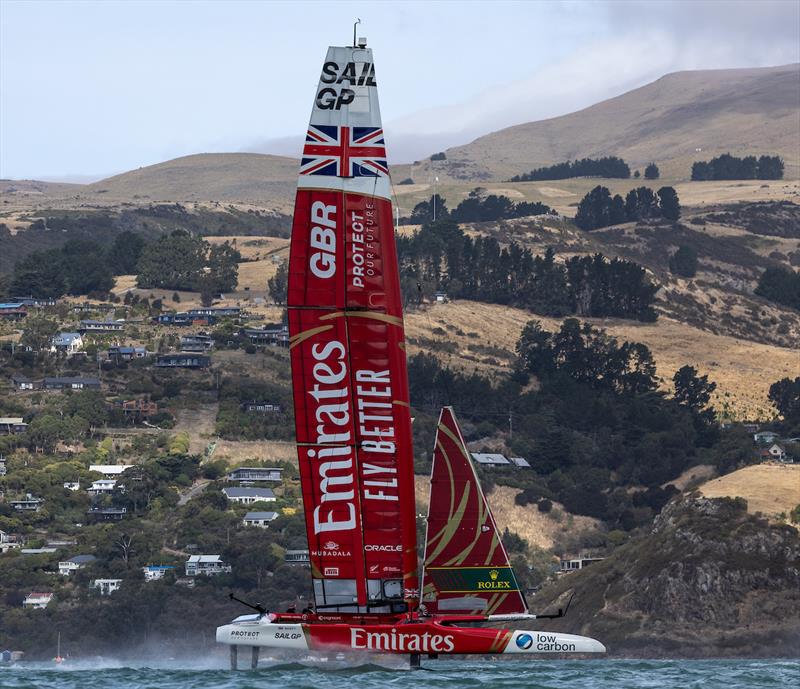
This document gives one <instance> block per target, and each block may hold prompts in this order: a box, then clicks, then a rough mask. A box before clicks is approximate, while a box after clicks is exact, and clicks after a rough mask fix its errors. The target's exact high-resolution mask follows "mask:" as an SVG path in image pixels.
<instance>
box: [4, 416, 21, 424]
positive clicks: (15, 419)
mask: <svg viewBox="0 0 800 689" xmlns="http://www.w3.org/2000/svg"><path fill="white" fill-rule="evenodd" d="M21 423H22V417H21V416H0V426H5V425H10V426H18V425H19V424H21ZM26 425H27V424H26Z"/></svg>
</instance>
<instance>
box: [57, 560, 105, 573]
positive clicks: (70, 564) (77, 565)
mask: <svg viewBox="0 0 800 689" xmlns="http://www.w3.org/2000/svg"><path fill="white" fill-rule="evenodd" d="M96 559H97V558H96V557H95V556H94V555H75V557H71V558H70V559H69V560H64V561H62V562H59V563H58V573H59V574H60V575H61V576H62V577H68V576H69V575H70V574H72V573H73V572H77V571H78V570H79V569H83V568H84V567H86V565H88V564H90V563H92V562H94V561H95V560H96Z"/></svg>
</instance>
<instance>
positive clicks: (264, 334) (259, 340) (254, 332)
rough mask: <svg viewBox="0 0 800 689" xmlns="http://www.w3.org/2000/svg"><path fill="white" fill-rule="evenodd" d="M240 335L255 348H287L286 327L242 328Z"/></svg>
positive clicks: (287, 335)
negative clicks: (266, 346)
mask: <svg viewBox="0 0 800 689" xmlns="http://www.w3.org/2000/svg"><path fill="white" fill-rule="evenodd" d="M242 333H243V334H244V336H245V337H246V338H248V339H249V340H250V342H251V343H252V344H254V345H256V346H257V347H259V346H264V345H271V346H277V347H288V346H289V327H288V326H286V325H279V326H267V327H263V328H244V329H243V330H242Z"/></svg>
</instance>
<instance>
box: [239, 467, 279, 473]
mask: <svg viewBox="0 0 800 689" xmlns="http://www.w3.org/2000/svg"><path fill="white" fill-rule="evenodd" d="M237 471H270V472H272V471H283V467H234V468H233V469H231V470H230V472H229V473H231V474H235V473H236V472H237Z"/></svg>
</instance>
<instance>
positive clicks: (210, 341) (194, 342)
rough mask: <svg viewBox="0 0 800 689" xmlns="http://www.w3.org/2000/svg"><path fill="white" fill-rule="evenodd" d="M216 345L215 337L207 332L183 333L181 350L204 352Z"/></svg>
mask: <svg viewBox="0 0 800 689" xmlns="http://www.w3.org/2000/svg"><path fill="white" fill-rule="evenodd" d="M213 347H214V338H212V337H211V335H206V334H205V333H198V334H196V335H181V345H180V348H181V351H182V352H196V353H199V354H202V353H203V352H207V351H209V350H210V349H213Z"/></svg>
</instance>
